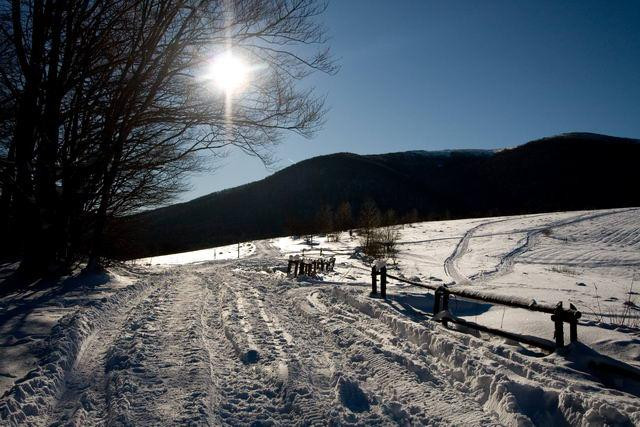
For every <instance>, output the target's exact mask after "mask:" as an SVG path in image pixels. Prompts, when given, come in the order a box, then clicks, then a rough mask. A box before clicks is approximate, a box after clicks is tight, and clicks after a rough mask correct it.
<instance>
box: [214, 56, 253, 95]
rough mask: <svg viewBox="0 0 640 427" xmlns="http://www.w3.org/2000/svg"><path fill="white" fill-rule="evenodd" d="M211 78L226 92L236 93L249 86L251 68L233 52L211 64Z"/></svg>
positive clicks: (219, 57)
mask: <svg viewBox="0 0 640 427" xmlns="http://www.w3.org/2000/svg"><path fill="white" fill-rule="evenodd" d="M209 77H210V78H211V79H212V80H213V81H214V82H215V84H216V86H218V87H219V88H220V89H222V90H224V91H225V92H227V93H231V92H236V91H238V90H240V89H242V88H243V87H244V86H245V85H246V84H247V80H248V77H249V67H247V65H246V64H245V63H244V62H243V61H242V60H241V59H240V58H238V57H236V56H234V55H233V54H232V53H231V52H225V53H223V54H222V55H220V56H218V57H217V58H215V59H214V60H213V61H212V62H211V68H210V74H209Z"/></svg>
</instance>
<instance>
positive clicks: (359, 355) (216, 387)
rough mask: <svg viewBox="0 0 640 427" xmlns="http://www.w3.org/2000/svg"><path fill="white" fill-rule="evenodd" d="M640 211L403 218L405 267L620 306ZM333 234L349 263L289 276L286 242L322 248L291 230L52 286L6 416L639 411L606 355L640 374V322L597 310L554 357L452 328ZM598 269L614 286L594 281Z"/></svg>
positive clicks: (433, 276)
mask: <svg viewBox="0 0 640 427" xmlns="http://www.w3.org/2000/svg"><path fill="white" fill-rule="evenodd" d="M638 213H639V211H638V210H630V209H627V210H611V211H593V212H572V213H558V214H548V215H530V216H522V217H509V218H487V219H474V220H465V221H448V222H440V223H422V224H414V225H411V226H407V227H405V228H404V230H402V236H403V237H402V244H401V245H400V246H401V252H400V255H399V257H398V259H399V267H398V271H395V274H403V275H405V276H406V277H412V278H413V280H421V281H423V282H425V281H431V282H434V283H438V282H439V281H447V282H448V281H451V280H452V279H457V280H458V281H459V282H460V284H459V285H456V286H474V287H476V288H477V289H480V290H483V291H486V292H494V293H502V294H507V295H526V296H530V297H532V298H536V299H537V300H538V301H541V302H542V301H545V302H556V301H557V300H564V301H573V302H574V303H575V304H576V305H578V307H579V308H580V309H584V307H585V306H587V305H588V304H591V303H593V302H594V301H596V302H597V301H600V304H601V306H605V307H607V310H615V309H617V308H619V306H622V301H621V300H619V301H618V302H619V304H616V302H615V301H604V300H605V299H610V297H611V296H615V295H618V298H624V295H625V294H624V292H625V287H626V286H628V285H629V284H630V282H629V283H627V280H630V279H632V277H633V274H634V271H635V269H636V268H638V265H639V264H640V262H639V261H640V260H639V259H638V258H640V257H639V256H638V255H637V252H638V251H637V249H638V247H637V245H638V238H637V234H638V233H639V231H638V229H639V228H640V224H639V222H640V220H638ZM597 230H604V233H600V232H599V231H597ZM604 234H606V235H608V237H606V236H604ZM317 241H318V242H319V243H320V244H319V245H316V246H314V248H315V249H316V250H317V249H318V248H319V247H322V248H323V252H324V253H327V252H329V253H333V254H335V255H336V256H337V271H335V272H333V273H328V274H325V275H324V276H318V277H313V278H306V277H305V278H299V279H292V278H288V277H287V276H286V274H285V273H284V272H283V269H284V260H285V257H286V255H287V254H288V253H294V252H296V253H299V252H300V251H301V249H302V248H308V247H307V246H305V245H304V244H302V243H301V242H300V241H296V240H292V239H290V238H282V239H277V240H274V241H272V242H266V241H261V242H253V243H252V249H251V251H246V252H245V253H244V255H246V257H244V258H242V259H240V260H218V259H217V260H215V261H213V260H211V261H207V260H206V259H203V257H198V259H197V263H195V264H193V263H190V264H189V263H185V264H183V265H172V266H162V265H158V266H150V267H144V266H140V265H137V266H135V267H134V268H135V270H134V272H135V274H136V276H133V275H132V276H131V277H130V278H129V279H125V278H123V277H112V278H111V280H110V281H108V282H106V283H99V284H97V285H95V286H90V285H89V284H87V285H86V286H84V291H82V290H81V289H82V287H79V288H77V292H76V293H75V294H73V295H76V299H75V300H71V301H73V302H66V301H67V300H66V298H62V296H63V295H64V293H62V292H60V296H61V297H60V298H59V299H57V298H58V296H56V295H51V296H50V298H48V299H46V301H58V302H59V303H60V306H61V307H63V306H64V304H68V306H67V307H65V310H63V313H61V314H63V315H61V316H58V317H56V318H55V319H54V320H53V321H52V323H53V327H52V328H51V329H50V330H48V329H45V330H43V331H41V332H38V333H39V334H41V335H42V336H41V341H42V343H41V344H42V345H41V348H40V351H37V352H36V351H34V352H33V354H32V357H33V360H34V362H35V366H34V368H33V369H31V370H30V371H29V372H26V373H24V372H23V373H18V372H17V371H14V372H16V374H15V377H16V378H15V381H14V382H13V384H12V385H10V386H7V387H6V388H5V389H4V394H3V396H2V398H0V420H1V421H0V423H4V424H10V425H12V424H28V425H51V424H55V425H66V424H68V423H71V424H73V425H176V424H196V425H220V424H224V425H249V424H254V425H273V424H275V425H291V424H296V425H297V424H304V425H309V424H347V425H350V424H356V425H365V424H366V425H370V424H384V425H387V424H400V425H425V424H429V425H486V424H505V425H531V424H536V425H550V424H567V423H568V424H570V425H605V424H608V425H625V424H626V425H633V424H635V425H638V424H640V400H639V399H638V396H640V382H638V381H637V380H634V379H633V377H632V375H627V376H626V377H625V376H621V375H619V373H617V372H615V371H611V370H605V368H604V366H606V364H603V365H601V366H600V367H598V366H596V365H594V363H603V362H608V363H609V364H614V363H615V362H613V361H612V360H607V355H613V356H616V357H617V358H619V359H624V360H626V362H627V368H626V369H627V370H628V372H634V368H633V366H631V363H633V362H634V361H635V362H637V361H638V355H637V354H636V356H635V357H634V356H633V352H634V351H637V348H638V338H637V331H634V330H632V329H628V328H627V329H625V328H616V327H614V326H612V325H609V324H607V323H606V322H601V321H600V320H603V319H597V318H595V317H594V316H593V315H591V317H590V315H588V314H587V315H586V317H587V319H586V320H585V321H582V322H581V324H580V326H579V333H580V338H581V341H582V342H581V343H578V344H576V345H572V346H571V347H569V348H567V349H565V350H564V351H562V352H559V353H553V354H550V355H549V354H545V353H543V352H540V351H538V350H536V349H534V348H529V347H525V346H522V345H520V344H517V343H514V342H506V341H505V340H502V339H497V338H495V337H492V336H487V335H484V334H483V335H479V334H477V333H476V334H474V333H471V332H470V331H462V330H454V329H449V328H447V327H444V326H443V325H441V324H439V323H436V322H433V321H431V320H430V319H429V316H426V315H423V314H422V313H423V312H428V311H429V310H428V304H429V301H430V297H429V296H428V295H425V292H424V291H422V290H420V289H418V288H415V287H411V286H408V285H401V284H393V283H391V284H390V289H389V299H388V301H386V302H384V301H381V300H379V299H371V298H369V297H368V296H367V294H368V290H369V283H368V276H369V271H368V267H367V266H366V265H365V264H364V263H363V262H362V261H361V260H360V259H359V258H358V257H357V256H354V249H355V247H356V246H357V241H356V240H355V239H354V240H351V239H350V238H349V237H348V234H347V233H343V235H342V239H341V242H338V243H327V242H326V241H324V239H322V238H320V239H317ZM594 248H597V249H599V250H598V251H594ZM589 251H592V254H591V255H590V254H589ZM219 252H220V251H217V252H216V257H217V256H218V255H220V254H219ZM222 252H224V251H222ZM634 253H636V255H635V256H636V258H634ZM210 254H211V255H212V254H213V251H210ZM242 255H243V254H241V256H242ZM236 256H237V247H236ZM181 257H182V259H183V260H185V262H192V261H193V259H194V258H193V257H191V256H189V255H182V256H181ZM551 260H554V262H553V263H552V262H551ZM555 260H557V262H555ZM178 261H179V260H176V259H174V260H173V262H178ZM603 264H605V265H603ZM569 270H570V272H569ZM121 273H123V272H121ZM132 274H133V273H132ZM460 279H463V280H460ZM127 280H128V281H127ZM605 280H606V281H605ZM577 282H579V283H582V282H584V283H586V284H587V286H578V285H577V284H576V283H577ZM592 283H597V284H598V291H599V293H600V294H599V295H600V297H599V298H595V296H593V295H592V294H591V293H590V292H588V290H586V289H583V288H588V287H590V286H591V285H592ZM115 284H118V286H116V285H115ZM514 287H519V288H518V289H516V290H514V289H513V288H514ZM74 289H75V288H74ZM97 289H103V290H104V292H102V293H99V292H97ZM626 289H628V288H626ZM534 295H535V296H534ZM80 296H82V298H80ZM1 302H2V304H3V305H2V307H3V312H2V313H3V315H4V317H3V318H2V319H3V322H5V323H4V324H3V325H6V324H7V322H8V319H9V318H12V316H10V315H8V314H10V312H9V311H7V310H9V309H10V307H17V306H19V304H20V303H23V302H24V304H25V305H24V306H21V307H23V309H24V308H26V307H27V306H28V307H29V310H30V312H32V313H40V314H41V315H42V316H45V315H47V314H51V313H53V312H55V307H54V305H53V304H51V303H48V304H45V299H35V300H34V299H31V300H28V298H27V297H26V295H12V296H9V297H6V298H4V299H3V300H2V301H1ZM459 303H460V307H459V308H460V312H459V313H458V314H460V315H464V316H467V317H473V318H475V320H477V321H478V322H480V323H486V322H491V321H494V320H495V321H498V322H499V321H500V319H501V318H502V317H503V316H504V318H503V319H502V321H503V323H504V326H505V328H506V327H507V324H509V325H510V327H511V328H514V329H516V330H520V329H523V328H525V329H526V328H527V327H533V326H531V325H534V326H535V325H536V324H539V325H543V324H544V325H547V324H549V325H548V326H550V324H551V322H550V321H549V319H548V315H545V316H542V317H541V318H533V319H530V320H528V321H523V320H522V319H521V318H519V317H518V316H517V312H516V311H511V310H506V312H505V311H503V310H502V309H501V308H495V307H486V306H484V305H481V304H476V305H473V304H466V305H465V303H463V302H459ZM583 311H584V310H583ZM454 314H455V313H454ZM510 317H511V318H512V319H511V320H509V319H510ZM536 322H538V323H536ZM24 323H25V324H16V323H15V321H14V324H13V330H20V328H26V329H24V334H23V335H25V336H31V338H34V339H35V338H36V337H35V336H34V335H35V334H36V333H35V332H29V331H30V330H31V329H29V328H28V327H27V326H28V325H31V326H33V325H34V324H36V323H37V319H36V318H33V317H30V318H29V317H27V318H24ZM27 324H28V325H27ZM527 325H529V326H527ZM499 326H500V325H499V324H498V325H497V327H499ZM3 327H4V326H3ZM590 330H593V331H595V332H593V333H589V332H588V331H590ZM5 331H6V329H3V338H4V334H5V333H6V332H5ZM524 332H526V330H525V331H524ZM545 333H547V331H544V330H536V331H535V334H537V335H544V334H545ZM29 334H31V335H29ZM583 337H584V338H583ZM595 337H600V338H599V339H600V341H598V339H596V338H595ZM602 340H608V342H609V346H608V347H607V346H606V345H604V344H603V342H602ZM612 343H614V344H612ZM5 344H6V345H5V346H3V347H0V356H2V358H1V359H0V364H2V366H0V371H1V372H5V373H11V372H10V371H11V369H13V368H12V367H11V366H7V365H6V360H7V357H6V356H7V355H8V353H7V349H8V348H11V346H12V344H11V342H8V341H7V342H5ZM14 344H15V342H14ZM616 346H618V347H616ZM622 347H624V350H622ZM18 365H19V364H18ZM639 378H640V377H639Z"/></svg>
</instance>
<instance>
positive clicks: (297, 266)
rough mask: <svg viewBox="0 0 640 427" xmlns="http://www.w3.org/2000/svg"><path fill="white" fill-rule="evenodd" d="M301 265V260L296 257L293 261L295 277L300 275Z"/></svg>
mask: <svg viewBox="0 0 640 427" xmlns="http://www.w3.org/2000/svg"><path fill="white" fill-rule="evenodd" d="M299 267H300V260H299V259H296V260H294V262H293V277H298V268H299Z"/></svg>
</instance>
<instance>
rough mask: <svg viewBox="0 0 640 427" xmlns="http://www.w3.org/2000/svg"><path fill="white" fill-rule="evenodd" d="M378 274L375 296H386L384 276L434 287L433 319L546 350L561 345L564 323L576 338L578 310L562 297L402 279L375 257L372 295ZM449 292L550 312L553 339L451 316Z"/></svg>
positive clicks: (576, 339) (450, 293)
mask: <svg viewBox="0 0 640 427" xmlns="http://www.w3.org/2000/svg"><path fill="white" fill-rule="evenodd" d="M378 276H380V294H379V296H380V297H381V298H383V299H386V296H387V279H394V280H397V281H399V282H402V283H407V284H410V285H413V286H417V287H420V288H425V289H429V290H432V291H434V304H433V315H434V320H437V321H440V322H442V323H443V324H445V325H446V324H447V323H448V322H452V323H456V324H461V325H464V326H467V327H470V328H473V329H476V330H479V331H483V332H488V333H492V334H495V335H499V336H502V337H505V338H509V339H513V340H516V341H519V342H524V343H527V344H530V345H534V346H537V347H541V348H544V349H547V350H551V351H552V350H553V349H555V348H560V347H564V323H568V324H569V341H570V342H576V341H578V319H580V317H581V313H580V311H578V309H577V308H576V307H575V306H574V305H573V304H569V308H568V309H566V308H563V306H562V301H560V302H558V304H556V305H555V306H554V305H549V304H539V303H537V302H536V301H530V302H527V301H524V300H523V299H520V298H509V297H505V296H501V295H491V294H486V293H483V292H480V291H475V290H470V289H455V288H452V287H449V286H447V285H430V284H425V283H418V282H414V281H411V280H406V279H404V278H401V277H396V276H393V275H391V274H388V273H387V267H386V265H385V264H384V262H381V261H376V262H374V264H373V266H372V267H371V293H370V295H371V296H372V297H377V296H378V290H377V282H378V280H377V279H378ZM451 295H454V296H457V297H460V298H464V299H466V300H472V301H480V302H485V303H491V304H497V305H502V306H507V307H514V308H521V309H524V310H529V311H538V312H542V313H548V314H551V320H552V321H553V323H554V341H555V342H553V341H549V340H546V339H544V338H537V337H531V336H527V335H520V334H515V333H512V332H507V331H504V330H502V329H494V328H490V327H487V326H483V325H479V324H477V323H474V322H469V321H466V320H464V319H460V318H458V317H455V316H452V315H451V314H450V313H449V299H450V297H451Z"/></svg>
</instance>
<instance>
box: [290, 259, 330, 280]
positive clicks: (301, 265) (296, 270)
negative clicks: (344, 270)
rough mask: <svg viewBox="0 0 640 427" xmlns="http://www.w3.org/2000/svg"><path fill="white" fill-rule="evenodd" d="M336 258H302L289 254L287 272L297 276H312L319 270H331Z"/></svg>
mask: <svg viewBox="0 0 640 427" xmlns="http://www.w3.org/2000/svg"><path fill="white" fill-rule="evenodd" d="M335 265H336V258H335V257H331V258H324V257H321V258H304V257H300V256H299V255H289V262H288V264H287V274H293V277H298V276H313V275H315V274H316V273H317V272H321V271H333V269H334V267H335Z"/></svg>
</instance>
